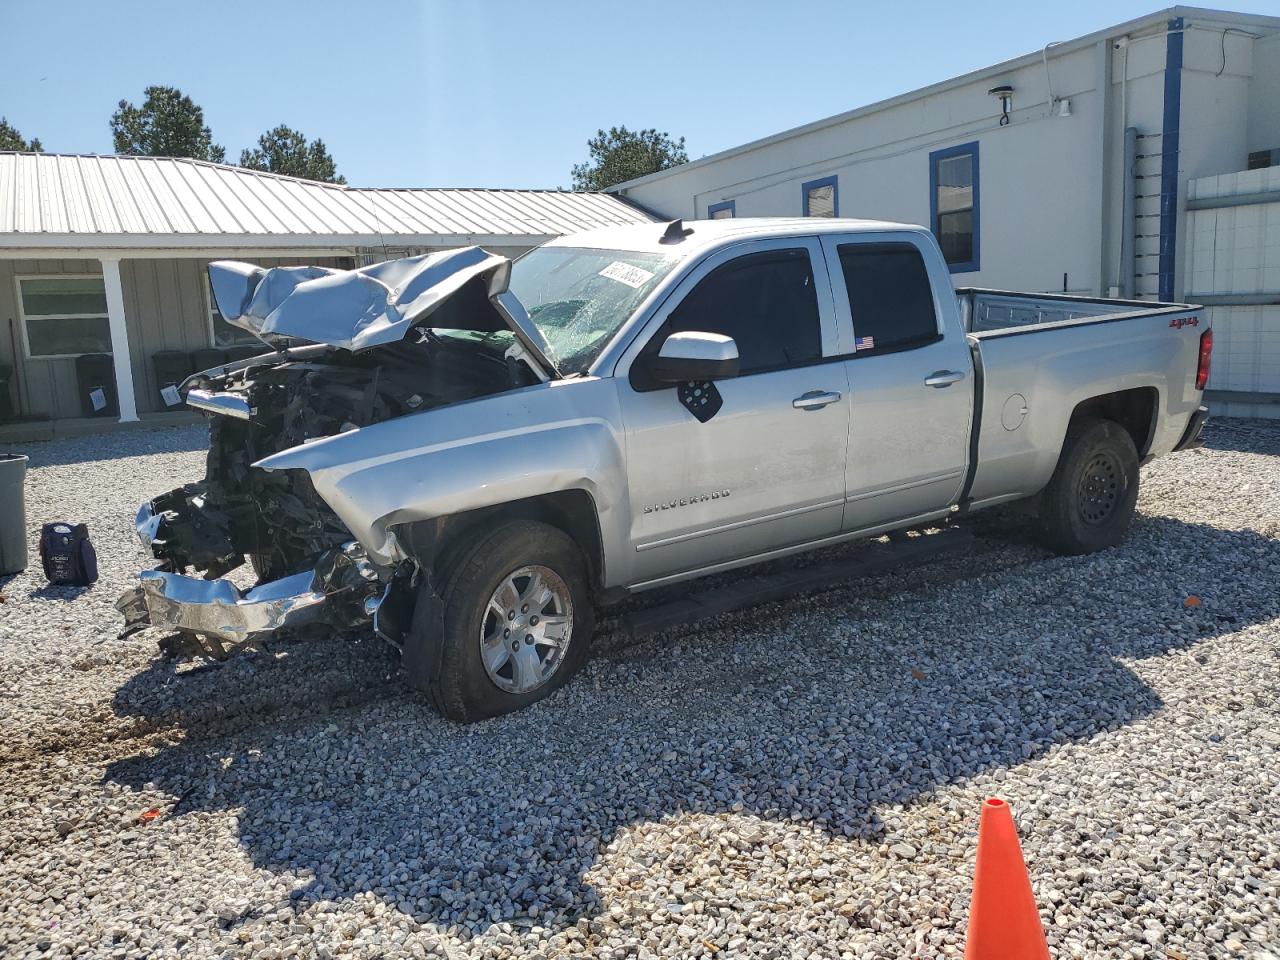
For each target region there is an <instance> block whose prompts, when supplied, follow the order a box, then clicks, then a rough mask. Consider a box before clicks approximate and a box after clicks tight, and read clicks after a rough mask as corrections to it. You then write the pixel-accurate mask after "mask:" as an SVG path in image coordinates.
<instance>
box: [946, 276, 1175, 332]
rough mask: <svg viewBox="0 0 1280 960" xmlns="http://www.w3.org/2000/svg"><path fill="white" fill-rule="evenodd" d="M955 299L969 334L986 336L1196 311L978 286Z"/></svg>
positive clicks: (1143, 302) (1168, 305)
mask: <svg viewBox="0 0 1280 960" xmlns="http://www.w3.org/2000/svg"><path fill="white" fill-rule="evenodd" d="M956 297H957V299H958V300H959V303H960V319H961V321H962V322H963V323H964V328H965V330H966V331H967V332H969V333H989V332H996V331H1005V330H1014V329H1017V328H1022V327H1032V326H1045V325H1050V324H1055V325H1056V324H1067V323H1074V322H1078V321H1104V320H1106V321H1110V320H1124V319H1128V318H1130V317H1135V316H1139V315H1141V316H1155V315H1160V314H1166V313H1167V314H1179V313H1185V312H1187V311H1188V310H1194V309H1196V308H1195V307H1192V306H1190V305H1188V304H1185V303H1154V302H1151V301H1146V300H1113V299H1106V298H1102V297H1077V296H1071V295H1068V294H1051V293H1015V292H1013V291H1011V290H989V289H983V288H980V287H966V288H963V289H958V290H956Z"/></svg>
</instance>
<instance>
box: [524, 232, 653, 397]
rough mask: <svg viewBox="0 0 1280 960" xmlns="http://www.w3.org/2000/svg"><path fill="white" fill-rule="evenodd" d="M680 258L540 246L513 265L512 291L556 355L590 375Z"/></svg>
mask: <svg viewBox="0 0 1280 960" xmlns="http://www.w3.org/2000/svg"><path fill="white" fill-rule="evenodd" d="M677 259H678V258H677V257H675V256H673V255H666V254H661V253H639V252H636V251H632V250H586V249H577V248H574V247H538V248H537V249H535V250H531V251H529V252H528V253H527V254H525V255H524V256H523V257H521V258H520V259H518V260H516V261H515V263H513V264H512V266H511V285H510V289H511V292H512V293H514V294H515V295H516V297H518V298H519V300H520V302H521V303H522V304H524V308H525V309H526V310H528V311H529V319H531V320H532V321H533V322H534V324H535V325H536V326H537V327H538V329H539V330H540V331H541V332H542V335H543V336H544V337H545V338H546V340H547V342H548V343H549V344H550V345H551V348H552V350H553V351H554V352H555V356H556V359H557V364H558V366H559V367H560V370H561V372H562V373H575V372H577V373H580V372H583V371H585V370H586V369H587V368H588V367H589V366H591V363H592V362H593V361H594V360H595V358H596V357H597V356H598V355H599V354H600V351H601V350H603V349H604V347H605V344H607V343H608V342H609V338H610V337H612V336H613V334H614V332H615V331H616V330H617V329H618V328H619V327H620V326H622V324H623V322H624V321H626V319H627V318H628V317H630V316H631V314H632V312H633V311H634V310H635V308H636V307H637V306H639V304H640V302H641V301H642V300H644V298H645V297H647V296H648V295H649V292H650V291H651V290H652V289H653V288H654V287H655V286H657V284H658V282H659V281H660V280H661V279H662V278H663V277H664V276H666V275H667V273H669V272H670V270H671V268H672V267H673V266H675V264H676V261H677Z"/></svg>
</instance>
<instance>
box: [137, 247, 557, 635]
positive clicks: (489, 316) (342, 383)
mask: <svg viewBox="0 0 1280 960" xmlns="http://www.w3.org/2000/svg"><path fill="white" fill-rule="evenodd" d="M459 255H461V256H459ZM448 258H452V262H445V263H444V264H443V267H444V268H449V267H452V268H453V269H443V270H442V269H441V268H442V264H441V260H442V259H443V260H446V261H447V260H448ZM503 265H506V266H507V267H509V265H510V264H509V261H506V260H505V259H504V258H500V257H495V256H492V255H490V254H487V253H485V252H484V251H481V250H478V248H469V249H468V250H465V251H451V252H449V253H446V254H435V255H432V256H429V257H418V258H413V259H412V260H402V261H391V262H389V263H387V264H378V265H375V267H373V268H366V269H365V270H363V271H333V270H324V269H321V268H276V269H272V270H263V269H262V268H255V267H251V266H250V265H247V264H214V265H212V266H211V268H210V273H211V278H212V279H213V281H214V288H215V295H216V296H217V297H218V305H219V308H220V309H221V310H222V312H223V315H224V316H225V317H226V318H227V319H228V322H232V323H237V322H238V325H241V326H245V327H246V328H249V329H253V330H254V332H255V334H257V335H258V336H260V337H262V338H263V340H264V349H269V347H270V346H272V345H274V346H276V347H277V349H276V350H275V352H269V353H265V354H264V355H262V356H259V357H256V358H253V359H251V360H247V361H242V362H240V363H236V364H230V365H228V366H225V367H218V368H214V369H211V370H207V371H204V372H203V373H198V374H196V375H194V376H193V377H191V378H189V379H188V380H187V381H186V382H185V383H184V384H183V385H182V387H181V392H182V394H183V396H184V398H185V399H186V402H187V403H188V405H189V406H192V407H195V408H197V409H201V410H203V411H205V412H207V413H208V414H209V417H210V436H209V453H208V458H207V461H206V472H205V477H204V479H203V480H199V481H196V482H193V483H188V484H185V485H183V486H181V487H179V488H177V489H175V490H170V491H169V492H167V493H164V494H161V495H160V496H157V497H155V498H153V499H152V500H150V501H149V502H147V503H145V504H143V506H142V507H141V509H140V510H139V513H138V518H137V530H138V534H139V537H140V538H141V539H142V541H143V543H144V544H145V545H148V546H149V547H150V548H151V551H152V553H153V554H154V556H155V558H156V559H157V560H158V561H159V564H158V566H157V567H156V569H154V570H150V571H144V572H143V573H142V575H141V577H140V579H141V584H140V585H139V586H138V587H136V588H134V589H133V590H131V591H129V592H128V593H126V594H125V595H124V596H123V597H121V598H120V600H119V601H118V602H117V608H118V609H119V610H120V611H121V612H122V613H123V614H124V615H125V618H126V627H125V634H126V635H127V634H129V633H132V632H135V631H137V630H141V629H144V628H145V627H147V626H157V627H164V628H170V629H173V630H176V631H177V635H176V636H174V637H170V638H168V639H167V640H166V641H162V643H161V646H162V649H166V650H167V651H169V652H183V651H191V652H200V653H204V654H206V655H210V656H215V657H221V656H225V655H228V654H230V653H232V652H234V651H235V650H236V649H239V648H240V647H242V646H245V645H247V644H251V643H253V642H254V641H255V640H258V639H261V638H263V637H264V636H265V635H267V634H270V633H273V632H275V631H278V630H281V629H285V628H291V627H295V626H301V625H304V624H305V625H312V626H314V625H324V624H327V625H329V626H330V627H338V628H343V627H350V626H353V625H356V624H361V623H365V622H367V621H369V620H370V619H371V618H373V619H375V622H376V611H377V608H378V607H379V606H380V605H381V603H382V601H383V600H384V599H387V598H388V597H389V596H390V595H391V594H392V592H393V589H392V588H393V585H395V583H396V581H399V582H400V585H401V586H405V587H407V586H408V585H409V584H410V582H411V581H412V580H413V578H414V576H415V573H416V571H415V570H414V569H413V566H414V565H413V564H412V562H411V561H408V562H406V563H403V564H401V565H399V566H398V567H391V568H388V567H385V566H378V565H375V564H373V563H372V562H371V561H370V560H369V559H368V557H367V555H366V553H365V550H364V548H363V547H362V546H361V544H360V543H359V542H358V541H357V540H356V539H355V537H354V536H353V535H352V533H351V532H350V530H348V529H347V527H346V526H345V525H344V524H343V522H342V521H341V520H340V519H339V518H338V517H337V515H336V514H335V513H334V512H333V510H332V509H331V508H330V507H329V505H328V504H326V503H325V502H324V500H323V499H321V498H320V497H319V496H318V495H317V494H316V492H315V489H314V488H313V486H312V483H311V479H310V476H309V475H308V474H307V473H306V471H304V470H267V469H262V468H260V467H257V466H255V464H257V463H258V462H259V461H261V460H263V459H265V458H267V457H269V456H271V455H273V454H276V453H279V452H282V451H285V450H288V449H290V448H294V447H297V446H300V445H302V444H306V443H308V442H311V441H314V440H316V439H319V438H323V437H330V436H334V435H336V434H339V433H346V432H349V431H353V430H358V429H360V428H362V427H366V426H369V425H371V424H374V423H379V422H382V421H385V420H391V419H394V418H397V417H403V416H406V415H410V414H414V413H420V412H424V411H427V410H431V409H434V408H437V407H440V406H444V405H448V404H454V403H461V402H464V401H467V400H472V399H475V398H478V397H483V396H488V395H491V394H495V393H501V392H503V391H506V390H511V389H515V388H519V387H523V386H528V385H530V384H533V383H537V382H539V380H541V379H545V373H544V372H543V371H541V370H540V369H539V368H538V366H536V365H535V364H534V363H533V362H531V361H530V360H529V359H528V356H527V352H526V350H525V349H524V347H523V346H522V345H521V343H520V342H519V340H518V339H517V335H516V334H515V333H513V331H512V329H511V328H510V324H507V323H504V322H503V317H502V315H501V313H500V312H499V311H498V310H497V309H496V307H497V304H496V302H495V300H494V296H495V288H498V292H501V289H502V288H503V287H504V284H505V277H503V276H502V271H503ZM219 267H222V268H224V269H222V270H219V269H218V268H219ZM379 268H383V269H379ZM386 268H392V269H386ZM431 272H433V273H434V274H435V278H434V282H435V284H436V285H437V286H438V285H439V283H440V275H441V274H443V276H444V278H445V281H444V282H445V283H446V284H448V285H449V286H451V292H450V293H449V296H448V298H447V299H446V298H445V297H440V296H437V297H435V298H434V300H433V303H432V307H431V309H430V310H429V311H427V312H425V313H420V314H419V315H418V316H417V317H416V318H413V317H410V318H409V320H408V322H405V317H404V316H403V314H404V311H403V310H401V311H397V309H396V302H397V301H396V300H395V295H396V294H405V295H406V296H407V297H416V298H417V299H419V300H421V299H422V298H423V297H424V296H426V295H429V294H430V293H431V292H432V290H431V289H430V288H424V289H419V290H418V291H417V292H416V293H415V291H414V288H413V284H414V280H415V278H416V279H421V278H422V276H423V275H424V274H425V273H431ZM388 279H390V280H392V281H393V282H394V281H398V282H396V285H395V286H394V287H393V286H391V285H390V284H389V283H387V282H386V281H387V280H388ZM325 284H327V285H328V288H329V289H328V293H327V295H326V293H325V291H321V292H320V294H319V295H316V293H315V289H314V288H315V287H316V286H317V285H325ZM356 284H358V285H360V289H356V290H353V287H354V285H356ZM370 284H373V285H375V286H374V293H375V294H377V295H378V296H374V297H372V298H371V297H369V291H368V290H367V289H364V287H366V286H368V285H370ZM335 288H336V290H337V293H336V295H335V292H334V291H335ZM229 290H230V292H228V291H229ZM264 291H265V293H264ZM296 292H301V293H302V294H304V296H302V297H298V298H297V299H294V294H295V293H296ZM353 292H354V293H356V294H357V295H358V298H359V299H361V300H362V301H363V302H362V303H359V304H356V306H357V307H358V308H360V309H358V310H355V311H351V312H354V313H355V314H356V316H357V317H358V320H357V322H356V324H355V329H356V333H355V334H354V335H353V336H350V337H332V336H330V337H328V339H330V340H336V341H337V342H340V343H343V344H345V345H344V346H335V345H333V344H332V343H331V342H323V343H316V344H312V345H305V346H290V344H291V343H296V341H297V340H298V339H300V336H299V335H300V334H301V333H303V332H304V329H305V327H304V329H299V321H298V319H297V317H296V313H297V309H296V304H297V303H298V301H299V300H304V301H307V306H308V307H310V308H311V309H312V310H313V311H316V313H317V314H318V319H317V327H318V328H320V327H322V326H323V324H322V323H321V322H320V321H323V319H324V316H323V314H324V308H325V306H326V304H328V303H330V302H332V301H333V300H334V298H335V296H337V297H340V298H341V297H345V298H346V301H344V302H342V303H341V304H340V306H342V307H343V308H344V309H348V310H350V308H351V307H352V303H351V302H349V301H350V300H351V294H352V293H353ZM308 293H310V294H311V296H310V297H309V299H308V297H307V296H305V294H308ZM379 297H380V299H379ZM237 298H238V300H237ZM285 307H289V308H290V311H292V313H290V312H289V311H286V310H285V309H283V308H285ZM286 314H288V315H286ZM428 316H429V317H430V319H431V325H430V326H428V325H427V324H426V322H425V321H426V319H427V317H428ZM370 317H372V318H373V319H372V320H370ZM282 318H283V320H284V321H287V322H284V323H281V326H282V327H287V330H282V329H280V328H277V329H275V330H271V329H270V328H271V326H272V324H273V322H279V321H281V320H282ZM348 323H349V324H350V320H348ZM389 323H396V324H398V325H399V329H398V330H395V331H393V332H394V333H395V336H377V337H372V338H370V337H367V336H366V338H365V341H364V343H360V342H359V340H358V339H357V338H358V337H359V336H360V335H361V331H364V333H366V334H367V332H368V331H369V330H370V329H372V328H376V327H377V326H378V325H379V324H381V326H382V327H383V328H384V329H386V328H387V327H388V325H389ZM436 324H439V326H436ZM305 332H307V333H312V335H313V336H315V337H317V338H318V337H319V335H320V334H321V333H322V332H325V331H323V330H321V329H317V330H316V331H314V332H312V331H305ZM370 341H372V342H371V345H370ZM246 563H247V564H249V565H251V568H252V574H253V576H252V577H249V576H248V575H247V574H248V571H247V570H242V571H241V575H240V576H238V577H237V578H236V579H237V580H239V581H241V582H245V581H248V580H252V582H253V585H252V586H250V587H247V588H245V587H241V586H237V585H235V584H234V583H233V582H232V581H230V580H225V579H222V578H224V577H226V576H227V575H228V574H230V573H232V572H233V571H236V570H237V569H241V568H243V567H244V566H245V564H246ZM403 592H405V591H402V593H403ZM400 601H401V602H400V606H401V607H403V602H402V601H403V597H401V598H400ZM401 613H402V615H403V610H402V611H401Z"/></svg>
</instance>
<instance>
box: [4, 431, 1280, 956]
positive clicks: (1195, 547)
mask: <svg viewBox="0 0 1280 960" xmlns="http://www.w3.org/2000/svg"><path fill="white" fill-rule="evenodd" d="M1210 437H1211V449H1207V450H1203V451H1192V452H1188V453H1183V454H1178V455H1175V456H1172V457H1169V458H1166V459H1164V460H1161V461H1158V462H1156V463H1154V464H1152V465H1151V466H1149V467H1147V468H1146V469H1145V470H1144V472H1143V481H1144V482H1143V493H1142V499H1141V502H1140V509H1141V514H1140V517H1139V518H1138V520H1137V523H1136V525H1135V529H1134V532H1133V536H1132V538H1131V540H1130V541H1129V542H1128V543H1127V544H1126V545H1125V546H1123V547H1122V548H1120V549H1117V550H1113V551H1110V552H1107V553H1104V554H1100V555H1096V556H1092V557H1085V558H1058V557H1052V556H1049V555H1048V554H1047V553H1046V552H1044V551H1043V550H1041V549H1040V548H1039V547H1038V546H1036V545H1035V544H1034V542H1033V541H1031V540H1030V539H1029V538H1028V536H1027V532H1026V530H1025V529H1024V528H1023V526H1022V525H1020V524H1019V523H1018V522H1017V521H1016V520H1013V519H1008V518H999V517H997V518H993V519H987V520H983V521H975V523H974V526H975V528H976V532H977V534H978V542H977V546H976V548H975V550H974V551H973V552H972V553H971V554H969V555H966V556H964V557H961V558H958V559H952V560H947V561H944V562H940V563H935V564H931V565H929V566H927V567H921V568H918V569H916V570H913V571H911V572H910V573H909V574H907V575H899V576H895V577H892V578H883V579H879V580H870V581H863V582H859V583H853V584H850V585H849V586H848V587H846V588H843V589H841V590H837V591H832V592H827V593H824V594H822V595H819V596H811V597H807V598H800V599H795V600H792V601H789V602H787V603H782V604H774V605H770V606H768V607H765V608H761V609H757V610H754V611H748V612H745V613H741V614H737V615H733V616H728V617H724V618H721V619H720V620H717V621H714V622H712V623H710V624H706V625H703V626H700V627H698V628H697V629H692V630H687V631H685V632H683V633H682V634H680V635H670V634H669V635H665V636H660V637H656V638H653V639H651V640H648V641H646V642H645V643H642V644H639V645H626V644H623V643H622V642H621V640H620V639H619V638H617V637H615V636H613V635H612V634H611V633H610V631H609V626H608V621H607V620H606V621H605V624H604V627H603V628H602V632H601V636H599V637H598V647H597V653H596V655H595V657H594V658H593V659H592V661H591V662H590V664H589V665H588V667H587V669H586V670H585V672H584V673H583V674H582V675H581V676H580V677H579V678H577V680H576V681H575V682H574V683H572V684H570V685H569V687H568V688H567V689H565V690H563V691H561V692H560V693H558V694H557V695H555V696H554V697H553V698H551V699H550V700H549V701H546V702H544V703H542V704H539V705H537V706H535V707H534V708H532V709H530V710H528V711H525V712H524V713H521V714H518V715H515V716H511V717H507V718H502V719H499V720H494V721H488V722H485V723H481V724H477V725H474V726H470V727H459V726H455V725H451V724H449V723H447V722H445V721H443V720H441V719H440V718H439V717H437V716H436V715H434V714H433V713H432V711H431V710H430V708H429V707H427V706H425V705H424V704H422V703H420V702H419V701H418V700H417V699H416V698H415V697H414V696H413V695H412V693H411V692H410V691H408V690H407V688H406V687H405V686H404V684H403V683H402V682H401V680H400V678H399V676H398V673H397V671H396V665H395V662H394V660H393V659H392V658H391V656H390V655H389V654H388V653H387V652H386V650H384V649H383V648H382V647H381V646H380V645H379V644H376V643H374V642H371V641H368V640H356V641H354V642H352V641H345V640H340V639H333V640H320V641H315V642H311V643H297V644H293V645H277V646H274V647H272V648H270V649H268V650H267V651H265V652H263V653H258V654H253V655H248V656H242V657H239V658H236V659H234V660H232V661H230V662H228V663H226V664H222V665H216V666H208V665H204V664H200V663H197V662H194V661H185V662H178V663H174V662H169V661H163V660H160V659H159V658H158V657H157V656H156V653H155V648H154V645H153V644H152V642H151V640H150V639H147V638H142V637H139V638H133V639H131V640H128V641H125V642H119V641H117V640H116V639H115V632H116V630H117V629H118V619H117V617H116V615H115V613H114V611H113V610H112V609H111V603H112V601H113V600H114V599H115V597H116V595H117V594H118V593H119V591H120V590H122V589H123V588H124V587H125V586H126V584H127V583H128V581H129V580H130V578H131V577H132V576H133V575H134V573H135V572H136V570H137V569H138V568H139V567H140V566H141V565H142V564H143V563H144V562H145V557H144V556H143V553H142V550H141V548H140V547H139V546H138V545H137V543H136V540H134V539H133V537H132V534H131V518H132V514H133V511H134V509H135V507H136V504H137V502H138V501H139V500H140V499H142V498H143V497H144V496H146V495H149V494H152V493H156V492H159V491H161V490H164V489H167V488H168V487H169V486H172V485H174V484H176V483H179V482H182V481H184V480H188V479H191V478H193V477H195V476H198V475H199V474H200V472H201V460H202V456H203V444H204V436H203V433H202V431H201V430H199V429H182V430H168V431H163V432H154V433H133V434H121V435H115V436H111V437H97V438H92V439H84V440H75V441H62V442H57V443H51V444H46V445H39V446H32V447H31V448H30V449H29V450H28V452H30V453H31V454H32V457H33V469H32V472H31V476H30V482H29V485H28V496H29V511H30V521H31V524H32V526H33V527H34V526H36V525H37V524H39V523H40V522H43V521H47V520H51V519H55V518H67V519H77V520H87V521H88V522H89V524H90V528H91V530H92V531H93V534H94V539H95V542H96V544H97V546H98V550H99V554H100V558H101V567H102V572H103V579H102V581H101V582H100V583H99V584H98V585H97V586H95V587H93V588H92V589H89V590H83V591H80V590H55V589H49V588H44V587H42V586H41V582H40V580H39V578H38V576H37V575H36V570H35V569H32V570H30V571H28V573H26V574H24V575H21V576H18V577H17V578H13V579H11V580H9V582H7V583H5V582H4V581H0V591H2V592H3V595H4V596H5V602H4V603H3V604H2V605H0V666H2V667H3V670H2V671H0V733H2V734H3V736H0V890H3V896H0V955H4V956H19V957H21V956H68V955H72V954H74V955H77V956H112V957H177V956H183V957H189V956H194V957H215V956H217V957H221V956H254V957H262V958H271V957H286V956H306V957H311V956H318V957H328V956H349V957H370V958H372V957H385V956H417V957H421V956H434V957H449V958H461V957H504V956H527V957H537V956H539V955H541V956H543V957H546V958H551V957H556V956H566V955H578V954H582V955H590V956H601V957H618V958H623V957H711V956H715V957H717V958H720V957H746V956H751V957H770V958H782V957H805V956H811V957H842V958H853V957H858V958H863V957H883V958H901V957H922V958H923V957H944V956H955V957H958V956H960V954H961V953H962V952H963V940H964V924H965V920H966V916H967V908H968V895H969V878H970V876H971V871H972V867H973V856H974V849H975V840H976V836H975V830H976V823H977V811H978V805H979V803H980V801H981V799H982V798H983V797H984V796H985V795H987V794H990V793H998V794H999V795H1001V796H1003V797H1005V798H1007V799H1008V800H1009V801H1010V803H1011V804H1012V806H1013V809H1014V812H1015V814H1016V816H1017V819H1018V822H1019V828H1020V831H1021V835H1022V843H1023V850H1024V852H1025V854H1026V857H1027V860H1028V863H1029V866H1030V870H1031V874H1032V877H1033V882H1034V886H1035V890H1036V894H1037V899H1038V902H1039V904H1040V907H1041V912H1042V915H1043V918H1044V921H1045V924H1046V927H1047V930H1048V936H1049V941H1050V946H1051V949H1052V950H1053V953H1054V955H1055V956H1056V957H1077V956H1078V957H1135V958H1138V957H1152V958H1172V960H1177V958H1193V957H1206V956H1242V957H1244V956H1253V957H1274V956H1280V916H1278V915H1277V912H1278V911H1280V906H1278V904H1280V890H1278V889H1277V888H1278V887H1280V723H1278V722H1277V721H1278V719H1280V717H1278V714H1280V708H1278V707H1277V694H1278V693H1280V645H1278V643H1277V641H1278V640H1280V590H1278V589H1277V588H1278V586H1280V424H1275V425H1266V424H1260V423H1246V422H1243V421H1221V422H1218V423H1215V424H1213V425H1212V428H1211V432H1210ZM1192 595H1194V596H1196V597H1198V598H1199V599H1200V601H1201V602H1200V604H1199V605H1198V606H1187V605H1185V601H1186V600H1187V598H1188V597H1189V596H1192ZM147 811H156V813H155V814H154V818H145V817H143V816H142V815H143V813H144V812H147Z"/></svg>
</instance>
